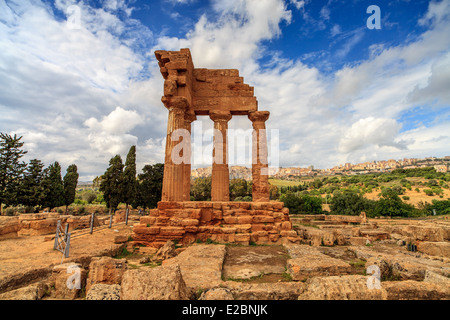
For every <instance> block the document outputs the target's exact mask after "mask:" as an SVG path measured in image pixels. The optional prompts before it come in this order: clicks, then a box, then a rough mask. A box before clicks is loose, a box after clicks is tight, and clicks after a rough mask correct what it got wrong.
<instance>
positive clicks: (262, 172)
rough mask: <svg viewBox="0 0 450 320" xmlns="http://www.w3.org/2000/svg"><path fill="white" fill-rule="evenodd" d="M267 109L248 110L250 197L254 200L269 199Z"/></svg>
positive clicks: (263, 200)
mask: <svg viewBox="0 0 450 320" xmlns="http://www.w3.org/2000/svg"><path fill="white" fill-rule="evenodd" d="M269 115H270V113H269V111H254V112H250V113H249V115H248V118H249V119H250V120H251V121H252V125H253V139H252V180H253V185H252V199H253V201H254V202H265V201H269V200H270V195H269V164H268V161H267V160H268V159H267V156H268V151H267V136H266V123H265V122H266V121H267V119H269Z"/></svg>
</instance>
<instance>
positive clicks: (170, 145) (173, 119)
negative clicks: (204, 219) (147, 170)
mask: <svg viewBox="0 0 450 320" xmlns="http://www.w3.org/2000/svg"><path fill="white" fill-rule="evenodd" d="M162 102H163V103H164V105H165V106H166V108H167V109H169V119H168V121H167V137H166V155H165V160H164V178H163V189H162V197H161V201H183V180H184V176H183V172H184V170H183V167H184V163H174V162H173V158H172V151H173V149H174V147H175V146H176V145H177V144H178V143H182V141H172V133H174V131H175V130H178V129H184V128H185V123H184V115H185V111H186V109H187V107H188V102H187V100H186V98H183V97H163V98H162ZM178 156H180V155H178Z"/></svg>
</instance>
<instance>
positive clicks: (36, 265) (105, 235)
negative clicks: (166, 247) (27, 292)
mask: <svg viewBox="0 0 450 320" xmlns="http://www.w3.org/2000/svg"><path fill="white" fill-rule="evenodd" d="M116 230H117V231H116ZM83 231H84V232H78V233H77V232H75V233H73V239H72V240H71V242H70V255H69V257H68V258H63V255H62V253H61V252H59V251H57V250H54V249H53V245H54V240H49V241H45V239H46V237H48V236H44V235H43V236H23V237H19V238H15V239H6V240H2V241H0V284H4V283H6V282H7V281H8V279H11V278H13V277H34V276H39V274H35V275H32V274H33V272H34V271H36V272H37V270H39V269H41V270H45V269H48V268H49V267H51V266H54V265H57V264H60V263H66V262H70V261H80V260H82V259H84V258H85V257H92V256H100V255H103V254H105V253H106V254H107V253H108V252H113V251H114V250H117V248H118V247H120V245H118V244H114V238H115V236H117V235H119V234H120V235H131V232H132V228H131V226H125V225H120V226H116V227H113V228H112V229H108V228H105V229H101V230H98V231H96V232H94V233H93V234H92V235H90V234H89V232H88V231H87V232H86V230H83ZM36 272H35V273H36ZM42 272H43V271H42ZM27 273H28V275H27ZM0 289H1V288H0Z"/></svg>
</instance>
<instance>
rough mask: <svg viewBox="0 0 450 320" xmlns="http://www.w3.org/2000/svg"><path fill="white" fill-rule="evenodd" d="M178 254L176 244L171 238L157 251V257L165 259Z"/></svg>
mask: <svg viewBox="0 0 450 320" xmlns="http://www.w3.org/2000/svg"><path fill="white" fill-rule="evenodd" d="M176 255H177V252H176V250H175V244H174V243H173V242H172V241H170V240H169V241H167V242H166V243H165V244H164V245H163V246H162V247H161V248H159V250H158V251H157V252H156V254H155V259H157V260H161V261H163V260H166V259H170V258H173V257H175V256H176Z"/></svg>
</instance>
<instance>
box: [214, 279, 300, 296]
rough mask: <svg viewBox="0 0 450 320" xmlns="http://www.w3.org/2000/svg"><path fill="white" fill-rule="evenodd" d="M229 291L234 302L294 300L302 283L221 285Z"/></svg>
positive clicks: (228, 282)
mask: <svg viewBox="0 0 450 320" xmlns="http://www.w3.org/2000/svg"><path fill="white" fill-rule="evenodd" d="M221 286H223V287H226V288H227V289H229V290H230V291H231V293H232V294H233V297H234V299H235V300H295V299H297V297H298V296H299V294H300V292H301V290H302V288H303V287H304V283H302V282H276V283H245V282H235V281H226V282H223V284H222V285H221Z"/></svg>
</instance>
